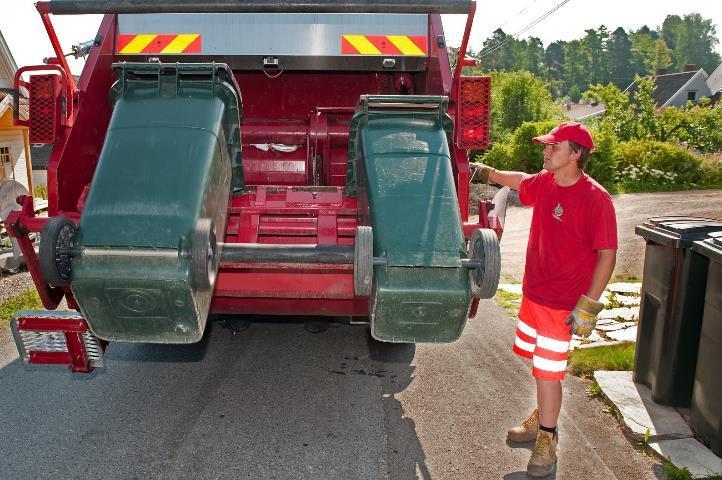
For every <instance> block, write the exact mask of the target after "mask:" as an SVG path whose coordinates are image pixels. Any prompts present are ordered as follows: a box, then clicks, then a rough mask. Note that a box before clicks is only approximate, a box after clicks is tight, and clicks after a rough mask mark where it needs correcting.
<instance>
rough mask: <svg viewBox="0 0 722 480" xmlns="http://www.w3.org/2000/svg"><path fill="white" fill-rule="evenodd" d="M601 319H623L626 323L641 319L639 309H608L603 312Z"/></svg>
mask: <svg viewBox="0 0 722 480" xmlns="http://www.w3.org/2000/svg"><path fill="white" fill-rule="evenodd" d="M599 318H605V319H617V318H621V319H624V320H626V321H631V320H636V319H638V318H639V307H619V308H608V309H606V310H602V312H601V313H600V314H599Z"/></svg>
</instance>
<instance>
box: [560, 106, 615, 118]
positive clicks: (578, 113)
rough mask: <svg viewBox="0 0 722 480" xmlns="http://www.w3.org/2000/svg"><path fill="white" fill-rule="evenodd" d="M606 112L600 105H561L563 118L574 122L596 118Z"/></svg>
mask: <svg viewBox="0 0 722 480" xmlns="http://www.w3.org/2000/svg"><path fill="white" fill-rule="evenodd" d="M605 111H606V109H605V107H604V104H602V103H596V102H595V103H571V102H569V103H566V104H564V105H562V113H563V114H564V116H566V117H567V118H569V119H570V120H574V121H575V122H581V121H582V120H585V119H589V118H592V117H596V116H597V115H601V114H602V113H604V112H605Z"/></svg>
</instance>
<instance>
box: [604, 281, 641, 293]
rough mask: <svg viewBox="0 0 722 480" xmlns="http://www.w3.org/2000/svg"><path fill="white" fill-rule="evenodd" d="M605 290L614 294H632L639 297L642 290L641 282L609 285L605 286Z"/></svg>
mask: <svg viewBox="0 0 722 480" xmlns="http://www.w3.org/2000/svg"><path fill="white" fill-rule="evenodd" d="M607 290H609V291H610V292H616V293H634V294H636V295H639V292H640V291H641V290H642V284H641V282H624V283H622V282H620V283H610V284H609V285H607Z"/></svg>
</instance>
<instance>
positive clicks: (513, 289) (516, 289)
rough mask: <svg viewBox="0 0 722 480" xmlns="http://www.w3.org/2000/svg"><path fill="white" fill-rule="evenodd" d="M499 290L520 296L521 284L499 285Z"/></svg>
mask: <svg viewBox="0 0 722 480" xmlns="http://www.w3.org/2000/svg"><path fill="white" fill-rule="evenodd" d="M499 290H504V291H505V292H509V293H516V294H517V295H521V283H500V284H499Z"/></svg>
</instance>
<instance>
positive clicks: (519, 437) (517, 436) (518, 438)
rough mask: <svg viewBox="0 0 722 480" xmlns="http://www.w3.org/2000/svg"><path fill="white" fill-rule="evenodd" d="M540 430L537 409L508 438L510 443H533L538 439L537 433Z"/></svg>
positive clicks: (513, 429) (508, 434)
mask: <svg viewBox="0 0 722 480" xmlns="http://www.w3.org/2000/svg"><path fill="white" fill-rule="evenodd" d="M538 430H539V409H538V408H535V409H534V411H533V412H531V415H529V418H527V419H526V420H524V421H523V422H522V424H521V425H520V426H518V427H514V428H512V429H511V430H509V431H508V432H507V434H506V438H507V439H508V440H509V441H510V442H515V443H523V442H531V441H532V440H534V439H535V438H536V432H537V431H538Z"/></svg>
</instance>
